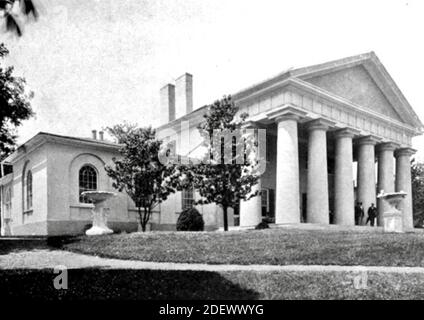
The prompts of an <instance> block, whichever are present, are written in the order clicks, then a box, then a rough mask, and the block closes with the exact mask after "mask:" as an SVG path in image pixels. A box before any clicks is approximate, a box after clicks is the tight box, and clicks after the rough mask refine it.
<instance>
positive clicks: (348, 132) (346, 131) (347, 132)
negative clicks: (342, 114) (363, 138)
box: [334, 128, 359, 138]
mask: <svg viewBox="0 0 424 320" xmlns="http://www.w3.org/2000/svg"><path fill="white" fill-rule="evenodd" d="M357 134H359V130H356V129H353V128H343V129H339V130H337V131H335V132H334V136H335V137H336V138H342V137H349V138H353V137H354V136H355V135H357Z"/></svg>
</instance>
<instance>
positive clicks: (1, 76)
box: [0, 44, 33, 160]
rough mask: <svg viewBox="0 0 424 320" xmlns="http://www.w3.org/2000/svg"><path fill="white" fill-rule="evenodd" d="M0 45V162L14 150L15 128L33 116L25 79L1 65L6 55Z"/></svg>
mask: <svg viewBox="0 0 424 320" xmlns="http://www.w3.org/2000/svg"><path fill="white" fill-rule="evenodd" d="M8 53H9V52H8V50H7V49H6V47H5V46H4V44H0V160H1V159H3V158H4V157H6V156H7V155H8V154H9V153H10V152H12V151H13V150H14V148H15V144H16V138H17V136H16V127H18V126H20V125H21V124H22V121H23V120H26V119H28V118H29V117H31V116H32V115H33V112H32V109H31V106H30V100H31V98H32V96H33V94H32V92H27V91H26V90H25V79H23V78H20V77H16V76H14V75H13V67H5V66H4V65H3V63H2V61H3V59H4V57H5V56H6V55H7V54H8Z"/></svg>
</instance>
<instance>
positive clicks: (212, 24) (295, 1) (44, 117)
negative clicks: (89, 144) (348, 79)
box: [0, 0, 424, 158]
mask: <svg viewBox="0 0 424 320" xmlns="http://www.w3.org/2000/svg"><path fill="white" fill-rule="evenodd" d="M38 2H40V1H38ZM118 5H119V6H118ZM423 16H424V1H422V0H416V1H414V0H392V1H388V0H382V1H377V0H373V1H370V0H367V1H358V0H355V1H343V0H335V1H317V0H311V1H305V0H304V1H302V0H301V1H299V0H290V1H288V0H286V1H284V0H278V1H265V0H260V1H259V0H256V1H249V0H225V1H220V0H144V1H141V0H127V1H126V0H122V1H116V0H98V1H96V0H66V1H65V0H56V1H53V0H44V1H42V7H41V18H40V19H39V21H38V22H36V23H30V24H28V25H26V27H25V32H24V36H23V37H22V38H19V39H16V38H15V37H12V36H10V35H6V34H1V35H0V36H1V37H2V39H1V41H2V42H5V43H6V45H7V46H8V48H9V49H10V57H9V59H8V63H10V64H12V65H14V66H15V68H16V73H17V74H19V75H22V76H24V77H25V78H26V79H27V82H28V85H29V86H30V88H31V89H32V90H33V91H34V92H35V98H34V100H33V103H32V105H33V108H34V111H35V112H36V117H35V118H33V119H31V120H28V121H26V122H25V123H24V125H23V126H22V127H21V128H20V129H19V135H20V138H19V142H24V141H25V140H27V139H29V138H31V137H32V136H33V135H35V134H36V133H37V132H39V131H47V132H52V133H58V134H68V135H76V136H90V132H91V130H92V129H97V130H100V129H101V128H102V127H104V126H108V125H113V124H115V123H119V122H122V121H124V120H127V121H130V122H136V123H138V124H139V125H149V124H152V125H156V124H157V123H158V122H157V114H155V111H156V110H157V106H158V105H159V88H160V87H161V86H163V85H164V84H166V83H168V82H170V81H173V80H174V79H175V78H177V77H178V76H180V75H181V74H183V73H184V72H189V73H192V74H193V76H194V105H195V107H200V106H202V105H204V104H207V103H210V102H212V101H213V100H214V99H216V98H219V97H221V96H222V95H223V94H228V93H234V92H237V91H238V90H240V89H242V88H244V87H246V86H249V85H251V84H253V83H255V82H258V81H261V80H263V79H265V78H269V77H271V76H273V75H275V74H277V73H279V72H281V71H283V70H285V69H287V68H289V67H301V66H307V65H311V64H315V63H321V62H325V61H329V60H333V59H338V58H342V57H345V56H351V55H356V54H359V53H364V52H368V51H374V52H375V53H376V54H377V56H378V57H379V58H380V60H381V61H382V63H383V64H384V65H385V66H386V68H387V70H388V71H389V73H390V74H391V75H392V77H393V78H394V80H395V81H396V83H397V84H398V86H399V87H400V89H401V90H402V92H403V93H404V95H405V96H406V98H407V99H408V101H409V102H410V103H411V105H412V107H413V108H414V109H415V111H416V112H417V114H418V115H419V116H420V118H421V119H422V120H424V108H423V103H424V95H423V83H422V81H421V77H422V73H423V71H424V45H423V30H424V18H423ZM414 147H415V148H417V149H419V150H420V157H422V158H424V138H416V139H415V141H414Z"/></svg>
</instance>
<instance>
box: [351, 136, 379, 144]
mask: <svg viewBox="0 0 424 320" xmlns="http://www.w3.org/2000/svg"><path fill="white" fill-rule="evenodd" d="M380 141H381V138H379V137H377V136H373V135H369V136H362V137H359V138H358V140H357V143H358V145H372V146H375V145H376V144H377V143H379V142H380Z"/></svg>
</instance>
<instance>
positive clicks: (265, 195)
mask: <svg viewBox="0 0 424 320" xmlns="http://www.w3.org/2000/svg"><path fill="white" fill-rule="evenodd" d="M260 197H261V207H262V215H263V216H266V215H267V214H268V213H269V190H268V189H265V188H264V189H262V190H261V194H260Z"/></svg>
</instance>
